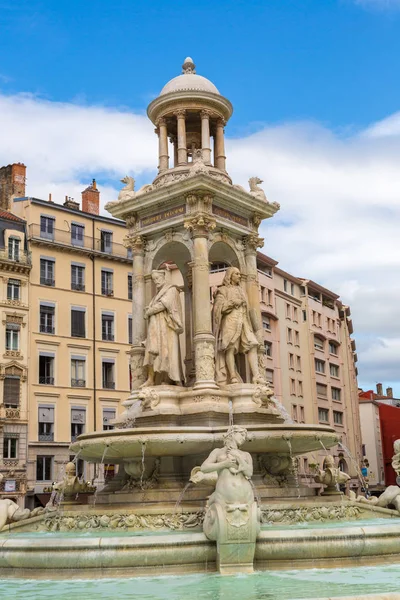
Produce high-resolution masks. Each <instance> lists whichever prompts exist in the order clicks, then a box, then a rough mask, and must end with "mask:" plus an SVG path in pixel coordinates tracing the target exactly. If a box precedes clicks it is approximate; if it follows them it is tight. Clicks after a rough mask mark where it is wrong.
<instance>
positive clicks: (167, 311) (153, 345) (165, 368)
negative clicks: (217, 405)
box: [142, 270, 183, 387]
mask: <svg viewBox="0 0 400 600" xmlns="http://www.w3.org/2000/svg"><path fill="white" fill-rule="evenodd" d="M151 278H152V280H153V281H154V283H155V285H156V288H157V292H156V295H155V296H154V298H153V299H152V300H151V302H150V304H149V306H148V307H147V308H146V309H145V313H144V317H145V319H147V321H148V323H147V338H146V346H145V347H146V351H145V356H144V363H143V364H144V365H145V366H147V380H146V381H145V383H144V384H143V385H142V387H147V386H151V385H155V384H162V383H166V384H168V383H171V382H173V383H175V384H181V383H182V381H183V375H182V365H181V356H180V347H179V334H181V333H182V332H183V318H182V306H181V301H180V298H179V289H178V288H177V286H175V285H172V284H171V283H169V282H167V281H166V271H164V270H162V271H161V270H160V271H152V273H151Z"/></svg>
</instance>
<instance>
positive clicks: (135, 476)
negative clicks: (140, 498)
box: [122, 458, 160, 490]
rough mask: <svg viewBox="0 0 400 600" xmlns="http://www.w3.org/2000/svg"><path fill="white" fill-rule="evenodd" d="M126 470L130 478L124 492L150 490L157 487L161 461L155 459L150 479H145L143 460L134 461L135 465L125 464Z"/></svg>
mask: <svg viewBox="0 0 400 600" xmlns="http://www.w3.org/2000/svg"><path fill="white" fill-rule="evenodd" d="M132 464H134V468H133V469H131V468H130V467H131V466H132ZM136 467H137V468H136ZM124 469H125V472H126V473H128V475H129V476H130V477H129V479H128V481H127V482H126V484H125V485H124V486H123V488H122V490H133V489H135V488H139V489H141V490H150V489H152V488H154V487H155V486H156V484H157V483H158V480H159V478H160V459H159V458H156V459H155V461H154V466H153V470H152V472H151V474H150V475H149V476H148V477H144V468H143V464H142V461H141V460H139V461H134V462H133V463H124Z"/></svg>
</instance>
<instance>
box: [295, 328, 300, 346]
mask: <svg viewBox="0 0 400 600" xmlns="http://www.w3.org/2000/svg"><path fill="white" fill-rule="evenodd" d="M294 345H295V346H300V335H299V332H298V331H296V330H294Z"/></svg>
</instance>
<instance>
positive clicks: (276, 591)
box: [0, 565, 400, 600]
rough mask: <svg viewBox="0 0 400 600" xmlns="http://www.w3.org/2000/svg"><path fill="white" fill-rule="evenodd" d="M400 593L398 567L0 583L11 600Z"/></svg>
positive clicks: (278, 598) (289, 598) (280, 599)
mask: <svg viewBox="0 0 400 600" xmlns="http://www.w3.org/2000/svg"><path fill="white" fill-rule="evenodd" d="M399 590H400V565H390V566H381V567H356V568H348V569H304V570H296V571H295V570H292V571H269V572H259V573H254V574H253V575H237V576H233V577H222V576H220V575H217V574H204V575H184V576H160V577H137V578H129V579H97V580H87V579H79V580H63V581H57V580H33V579H12V580H0V598H1V599H8V598H10V599H11V598H12V599H13V600H22V599H23V600H50V598H51V599H52V600H54V598H57V600H71V598H84V600H114V599H118V600H130V599H133V598H135V599H140V600H187V599H191V598H192V599H193V600H300V598H309V599H312V598H321V597H325V596H349V595H356V594H357V595H362V594H373V593H381V594H383V593H388V592H398V591H399Z"/></svg>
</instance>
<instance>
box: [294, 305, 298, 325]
mask: <svg viewBox="0 0 400 600" xmlns="http://www.w3.org/2000/svg"><path fill="white" fill-rule="evenodd" d="M298 320H299V310H298V308H296V307H295V306H293V321H296V323H297V322H298Z"/></svg>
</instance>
